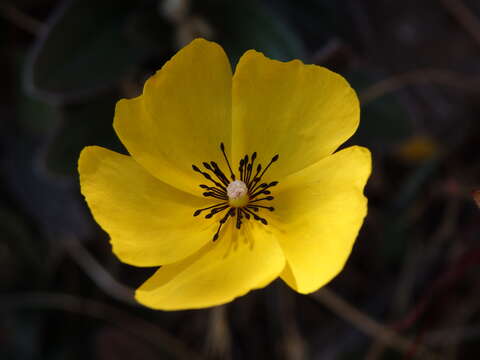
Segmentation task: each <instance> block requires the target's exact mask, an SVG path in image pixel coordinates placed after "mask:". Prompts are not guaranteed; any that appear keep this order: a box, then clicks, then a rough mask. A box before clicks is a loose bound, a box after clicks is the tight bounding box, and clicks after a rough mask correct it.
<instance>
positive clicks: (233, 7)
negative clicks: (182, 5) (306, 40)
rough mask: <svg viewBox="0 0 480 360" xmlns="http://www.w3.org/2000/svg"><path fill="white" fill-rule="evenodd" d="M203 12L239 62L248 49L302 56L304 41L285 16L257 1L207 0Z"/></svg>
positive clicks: (282, 57) (284, 57)
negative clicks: (282, 16) (286, 20)
mask: <svg viewBox="0 0 480 360" xmlns="http://www.w3.org/2000/svg"><path fill="white" fill-rule="evenodd" d="M201 3H202V7H201V9H199V11H200V12H202V13H203V15H204V16H205V18H206V19H207V21H209V22H210V23H211V24H212V25H213V26H214V31H215V34H217V36H218V39H216V40H218V41H219V42H220V44H221V45H222V46H223V47H224V49H225V51H226V52H227V54H228V55H229V56H230V60H231V61H232V64H236V63H237V61H238V59H239V58H240V56H241V55H242V54H243V53H244V52H245V51H246V50H248V49H255V50H258V51H261V52H263V53H264V54H265V55H267V56H268V57H271V58H274V59H277V60H292V59H294V58H302V56H303V44H302V41H301V39H300V38H299V36H298V35H297V34H296V33H295V32H294V31H293V29H292V28H290V27H289V26H288V24H287V23H286V22H285V20H284V19H282V18H281V17H280V16H279V15H278V14H276V13H274V12H273V11H272V10H270V9H269V8H267V7H266V6H264V3H262V2H260V1H255V0H246V1H234V0H229V1H221V0H208V1H203V2H201Z"/></svg>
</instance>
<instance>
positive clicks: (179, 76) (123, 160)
mask: <svg viewBox="0 0 480 360" xmlns="http://www.w3.org/2000/svg"><path fill="white" fill-rule="evenodd" d="M358 122H359V105H358V100H357V97H356V95H355V92H354V91H353V90H352V89H351V87H350V86H349V85H348V83H347V82H346V81H345V80H344V79H343V78H342V77H341V76H339V75H337V74H335V73H333V72H331V71H329V70H327V69H325V68H322V67H319V66H315V65H304V64H303V63H302V62H300V61H298V60H295V61H291V62H287V63H283V62H279V61H274V60H270V59H268V58H266V57H265V56H263V55H262V54H261V53H258V52H256V51H253V50H250V51H247V52H246V53H245V54H244V55H243V56H242V58H241V59H240V61H239V63H238V65H237V67H236V70H235V74H234V75H233V77H232V71H231V67H230V64H229V62H228V59H227V57H226V55H225V53H224V52H223V50H222V48H221V47H220V46H218V45H217V44H215V43H212V42H209V41H206V40H203V39H197V40H194V41H193V42H192V43H190V44H189V45H188V46H186V47H185V48H183V49H182V50H180V51H179V52H178V53H177V54H176V55H175V56H174V57H173V58H172V59H171V60H170V61H169V62H167V63H166V64H165V65H164V66H163V68H162V69H161V70H159V71H158V72H157V73H156V74H155V75H153V76H152V77H151V78H150V79H148V80H147V82H146V84H145V86H144V89H143V94H142V95H140V96H139V97H137V98H134V99H129V100H126V99H123V100H120V101H119V102H118V103H117V106H116V110H115V119H114V128H115V130H116V132H117V134H118V136H119V138H120V139H121V141H122V142H123V144H124V145H125V146H126V148H127V150H128V152H129V153H130V155H129V156H126V155H121V154H118V153H115V152H112V151H110V150H107V149H104V148H100V147H96V146H91V147H86V148H85V149H84V150H83V151H82V153H81V155H80V160H79V172H80V184H81V191H82V193H83V195H84V196H85V198H86V200H87V203H88V205H89V207H90V209H91V211H92V214H93V216H94V218H95V219H96V221H97V222H98V223H99V224H100V225H101V226H102V228H103V229H105V231H107V232H108V234H109V235H110V239H111V244H112V247H113V252H114V253H115V254H116V255H117V256H118V257H119V258H120V259H121V260H122V261H124V262H126V263H129V264H132V265H136V266H161V267H160V268H159V269H158V270H157V272H156V273H155V274H154V275H153V276H152V277H151V278H150V279H148V280H147V281H146V282H145V283H144V284H143V285H141V286H140V288H139V289H137V291H136V294H135V295H136V299H137V300H138V301H139V302H140V303H142V304H144V305H146V306H149V307H152V308H156V309H164V310H178V309H191V308H202V307H208V306H213V305H219V304H223V303H226V302H229V301H231V300H233V299H234V298H236V297H238V296H241V295H243V294H245V293H247V292H248V291H250V290H252V289H258V288H262V287H264V286H266V285H268V284H269V283H270V282H272V281H273V280H274V279H275V278H277V277H281V278H282V279H283V280H284V281H285V282H286V283H287V284H288V285H289V286H290V287H291V288H293V289H294V290H296V291H298V292H300V293H310V292H313V291H315V290H317V289H319V288H320V287H321V286H323V285H325V284H326V283H327V282H329V281H330V280H331V279H332V278H333V277H334V276H335V275H336V274H338V272H339V271H340V270H341V269H342V268H343V266H344V264H345V262H346V260H347V258H348V256H349V254H350V252H351V249H352V246H353V243H354V241H355V238H356V236H357V234H358V231H359V229H360V227H361V225H362V222H363V219H364V217H365V215H366V212H367V200H366V198H365V197H364V195H363V188H364V186H365V183H366V181H367V179H368V177H369V175H370V172H371V159H370V153H369V151H368V150H367V149H365V148H362V147H357V146H353V147H349V148H346V149H343V150H340V151H337V152H335V150H336V149H337V148H338V147H339V146H340V145H341V144H342V143H343V142H345V140H347V139H348V138H349V137H350V136H351V135H352V134H353V133H354V132H355V130H356V128H357V126H358Z"/></svg>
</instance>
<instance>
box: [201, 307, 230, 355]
mask: <svg viewBox="0 0 480 360" xmlns="http://www.w3.org/2000/svg"><path fill="white" fill-rule="evenodd" d="M206 340H207V342H206V352H207V354H208V355H209V356H208V358H212V359H223V360H229V359H231V358H232V339H231V333H230V324H229V323H228V317H227V305H223V306H217V307H214V308H212V309H211V310H210V318H209V327H208V333H207V339H206Z"/></svg>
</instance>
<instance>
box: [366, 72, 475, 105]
mask: <svg viewBox="0 0 480 360" xmlns="http://www.w3.org/2000/svg"><path fill="white" fill-rule="evenodd" d="M418 84H437V85H446V86H451V87H454V88H457V89H460V90H463V91H467V92H475V91H480V77H478V78H472V77H467V76H464V75H461V74H458V73H456V72H454V71H450V70H442V69H417V70H412V71H408V72H405V73H403V74H399V75H394V76H391V77H389V78H386V79H384V80H381V81H379V82H378V83H376V84H373V85H372V86H370V87H368V88H367V89H365V90H363V91H361V92H360V94H359V96H360V99H361V100H362V103H363V104H364V105H365V104H366V103H369V102H371V101H373V100H376V99H377V98H379V97H381V96H383V95H386V94H388V93H391V92H393V91H396V90H399V89H401V88H403V87H405V86H408V85H418Z"/></svg>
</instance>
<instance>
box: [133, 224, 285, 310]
mask: <svg viewBox="0 0 480 360" xmlns="http://www.w3.org/2000/svg"><path fill="white" fill-rule="evenodd" d="M232 223H233V222H232V221H231V220H230V222H229V223H228V224H227V225H226V226H228V228H227V229H226V233H225V235H224V236H223V237H221V238H220V239H219V240H217V241H216V242H211V243H209V244H208V245H206V246H205V247H204V248H203V249H202V250H201V251H199V252H198V253H196V254H194V255H193V256H191V257H189V258H188V259H186V260H184V261H181V262H179V263H176V264H171V265H167V266H163V267H162V268H160V269H159V270H158V271H157V272H156V273H155V274H154V275H153V276H152V277H151V278H150V279H148V280H147V281H146V282H145V283H144V284H143V285H142V286H141V287H140V288H139V289H138V290H137V292H136V294H135V297H136V299H137V301H138V302H140V303H142V304H144V305H146V306H148V307H151V308H154V309H162V310H181V309H196V308H203V307H208V306H214V305H220V304H224V303H227V302H229V301H232V300H233V299H235V298H236V297H238V296H241V295H244V294H246V293H247V292H249V291H250V290H252V289H257V288H261V287H264V286H266V285H268V284H269V283H270V282H271V281H273V280H274V279H275V278H276V277H278V275H279V274H280V272H281V271H282V270H283V268H284V265H285V259H284V256H283V253H282V250H281V248H280V246H279V245H278V243H277V241H276V240H275V239H274V237H273V236H272V234H271V233H269V232H267V231H268V229H266V228H264V227H263V225H256V228H255V230H253V231H252V232H251V233H250V234H245V233H244V232H240V235H239V232H238V230H237V229H232V228H233V226H232ZM245 225H246V224H245ZM244 228H246V226H245V227H242V229H244ZM232 236H238V238H236V240H233V238H232ZM252 239H253V240H252ZM232 241H233V242H232Z"/></svg>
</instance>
